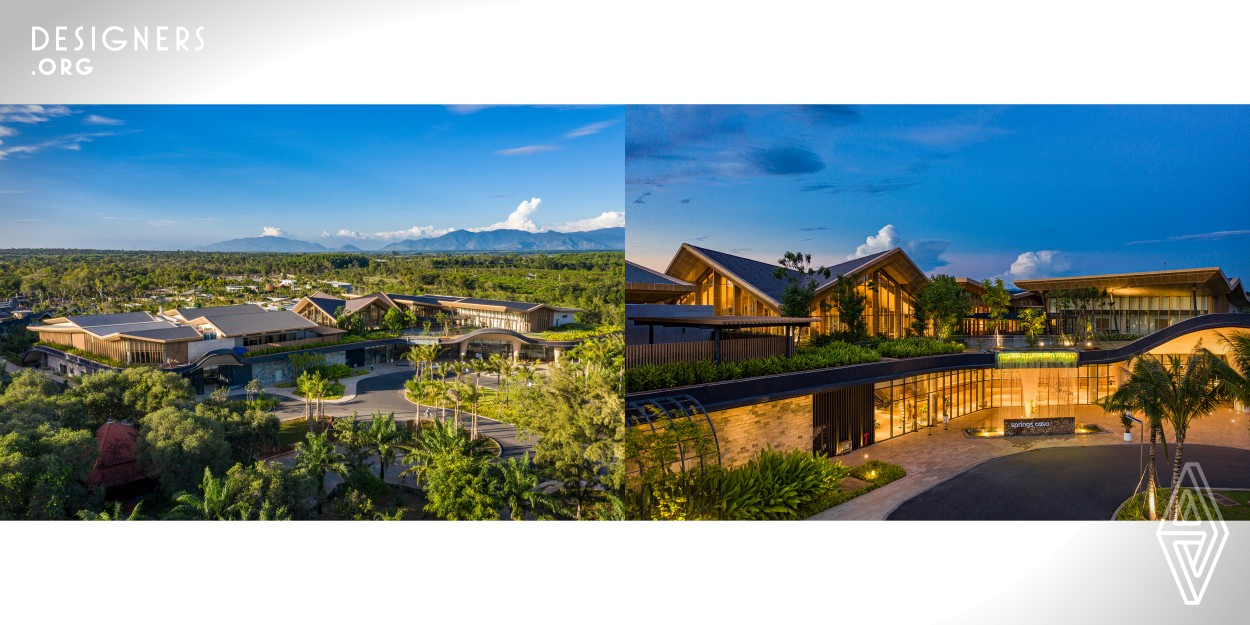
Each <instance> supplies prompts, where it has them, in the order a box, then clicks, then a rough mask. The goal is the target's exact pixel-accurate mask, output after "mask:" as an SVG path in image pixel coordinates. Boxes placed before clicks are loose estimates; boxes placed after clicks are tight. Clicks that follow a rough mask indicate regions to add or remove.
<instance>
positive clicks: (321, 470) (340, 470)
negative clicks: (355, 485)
mask: <svg viewBox="0 0 1250 625" xmlns="http://www.w3.org/2000/svg"><path fill="white" fill-rule="evenodd" d="M295 454H296V456H295V466H297V467H299V468H301V469H303V470H304V471H307V472H308V473H309V474H310V475H312V476H313V477H314V478H315V481H316V483H317V509H318V510H321V504H322V502H324V501H325V482H326V475H327V474H329V473H334V474H335V475H339V476H345V475H347V464H346V462H345V461H346V458H344V457H343V454H340V453H338V452H337V451H335V450H334V444H333V443H331V442H330V441H329V439H328V438H327V437H326V435H325V433H321V434H313V433H312V432H309V433H308V434H307V435H306V436H305V438H304V440H303V441H301V442H298V443H295Z"/></svg>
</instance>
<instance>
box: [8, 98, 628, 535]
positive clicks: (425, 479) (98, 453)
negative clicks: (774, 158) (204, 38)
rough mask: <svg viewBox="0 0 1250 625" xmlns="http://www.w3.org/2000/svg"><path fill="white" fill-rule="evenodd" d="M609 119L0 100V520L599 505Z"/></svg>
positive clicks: (615, 305) (597, 514)
mask: <svg viewBox="0 0 1250 625" xmlns="http://www.w3.org/2000/svg"><path fill="white" fill-rule="evenodd" d="M623 116H624V109H623V108H621V107H610V106H602V107H599V106H596V107H572V106H570V107H564V106H548V107H488V106H467V105H466V106H61V105H42V106H36V105H27V106H0V137H2V138H3V142H2V143H0V351H2V352H3V370H2V371H0V519H27V520H59V519H84V520H140V519H142V520H157V519H159V520H165V519H170V520H180V519H194V520H285V519H295V520H305V519H312V520H321V519H324V520H439V519H446V520H509V519H510V520H547V519H578V520H598V519H616V518H623V517H624V509H625V507H624V504H623V503H622V501H623V497H624V488H623V484H624V474H623V463H622V459H623V457H624V453H625V452H624V450H625V444H626V440H625V439H626V437H625V434H626V432H625V429H626V428H625V423H624V419H623V414H624V409H623V405H622V401H623V400H622V390H621V383H622V372H623V368H624V340H623V325H624V314H625V313H624V292H623V289H622V284H623V280H624V274H625V262H624V248H625V213H624V211H623V210H622V209H620V206H621V199H620V189H621V181H622V179H623V176H624V173H623V172H624V155H623V143H624V124H623Z"/></svg>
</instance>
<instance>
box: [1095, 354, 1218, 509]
mask: <svg viewBox="0 0 1250 625" xmlns="http://www.w3.org/2000/svg"><path fill="white" fill-rule="evenodd" d="M1230 374H1234V372H1233V371H1232V369H1231V368H1230V367H1229V366H1228V365H1226V364H1224V362H1223V361H1221V360H1220V359H1219V357H1217V356H1216V355H1214V354H1212V353H1211V352H1210V350H1207V349H1206V348H1204V347H1202V346H1201V345H1198V346H1196V347H1195V348H1194V351H1193V352H1191V353H1190V354H1188V355H1187V356H1186V357H1181V356H1178V355H1170V356H1168V357H1167V359H1166V361H1164V360H1160V359H1158V358H1156V357H1154V356H1151V355H1145V356H1141V357H1138V358H1137V360H1135V361H1134V363H1133V369H1132V372H1131V374H1130V375H1129V378H1128V379H1127V380H1126V381H1125V382H1124V383H1123V384H1121V385H1120V388H1118V389H1117V390H1116V393H1115V394H1113V395H1112V396H1111V397H1112V398H1113V399H1111V400H1110V401H1108V402H1107V403H1106V404H1104V405H1105V406H1107V407H1112V408H1117V409H1138V410H1141V411H1142V412H1143V413H1144V414H1145V415H1146V417H1147V418H1148V419H1151V420H1152V421H1153V420H1154V418H1153V415H1156V414H1157V415H1158V417H1159V420H1160V421H1161V422H1166V423H1168V424H1169V425H1171V426H1172V432H1173V436H1174V438H1175V441H1176V453H1175V455H1174V457H1173V460H1172V493H1173V497H1172V502H1173V505H1172V508H1171V509H1170V510H1168V511H1167V517H1168V518H1171V519H1175V520H1179V519H1180V508H1179V498H1178V497H1176V494H1177V493H1178V492H1179V489H1180V481H1181V470H1182V468H1183V467H1184V450H1185V438H1186V435H1187V434H1188V432H1189V427H1190V425H1191V424H1192V423H1193V422H1194V421H1195V420H1197V419H1200V418H1202V417H1205V416H1207V415H1210V414H1211V413H1213V412H1215V410H1216V408H1217V407H1218V406H1219V404H1220V403H1221V402H1223V401H1225V400H1227V399H1229V398H1231V397H1232V395H1231V393H1230V386H1231V385H1230V384H1221V383H1222V382H1225V381H1227V380H1230V379H1231V375H1230ZM1152 429H1153V423H1152ZM1152 438H1153V434H1152ZM1153 448H1154V445H1153V444H1152V445H1151V449H1152V452H1153ZM1147 488H1151V489H1153V488H1154V484H1153V483H1150V484H1148V486H1147ZM1148 492H1153V491H1148Z"/></svg>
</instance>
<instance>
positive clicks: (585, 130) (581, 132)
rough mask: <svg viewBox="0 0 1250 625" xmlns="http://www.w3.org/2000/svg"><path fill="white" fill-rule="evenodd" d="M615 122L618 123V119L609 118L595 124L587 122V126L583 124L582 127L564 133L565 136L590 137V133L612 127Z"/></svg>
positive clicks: (568, 137)
mask: <svg viewBox="0 0 1250 625" xmlns="http://www.w3.org/2000/svg"><path fill="white" fill-rule="evenodd" d="M614 124H616V120H608V121H603V122H595V123H593V124H586V125H585V126H582V127H581V128H574V129H573V130H570V131H568V132H566V133H564V138H565V139H576V138H578V137H589V136H590V135H597V134H599V133H600V132H603V131H604V130H606V129H608V128H611V127H612V126H613V125H614Z"/></svg>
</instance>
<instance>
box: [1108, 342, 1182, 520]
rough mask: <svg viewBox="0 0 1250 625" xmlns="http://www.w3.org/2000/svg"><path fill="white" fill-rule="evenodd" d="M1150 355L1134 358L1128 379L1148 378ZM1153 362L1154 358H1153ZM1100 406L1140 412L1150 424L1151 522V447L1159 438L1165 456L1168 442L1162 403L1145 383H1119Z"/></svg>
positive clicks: (1151, 488)
mask: <svg viewBox="0 0 1250 625" xmlns="http://www.w3.org/2000/svg"><path fill="white" fill-rule="evenodd" d="M1149 360H1153V359H1150V358H1138V359H1136V360H1135V361H1133V363H1132V368H1131V369H1130V373H1129V380H1130V381H1131V380H1133V379H1137V380H1147V379H1150V377H1151V375H1152V373H1151V371H1150V367H1151V366H1152V365H1151V364H1150V363H1149V362H1148V361H1149ZM1154 362H1157V361H1154ZM1102 406H1103V408H1104V409H1105V410H1106V411H1108V412H1120V411H1127V412H1140V413H1142V415H1143V416H1144V417H1146V422H1147V423H1148V424H1149V425H1150V463H1149V464H1147V465H1146V501H1147V502H1148V503H1149V506H1148V508H1149V516H1150V520H1151V521H1154V520H1156V519H1157V518H1158V509H1159V508H1158V502H1157V501H1156V500H1157V496H1156V489H1157V488H1158V468H1157V465H1156V456H1155V448H1156V447H1158V443H1159V440H1160V439H1162V441H1163V455H1164V456H1167V452H1168V442H1167V438H1166V437H1165V436H1164V433H1163V420H1164V414H1163V413H1164V410H1163V403H1162V401H1161V398H1160V397H1159V395H1157V394H1156V393H1155V392H1154V391H1153V390H1152V389H1151V388H1150V386H1149V385H1148V384H1128V383H1126V384H1122V385H1120V387H1119V388H1117V389H1116V390H1115V392H1114V393H1112V394H1111V395H1109V396H1107V397H1104V398H1103V400H1102Z"/></svg>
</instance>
